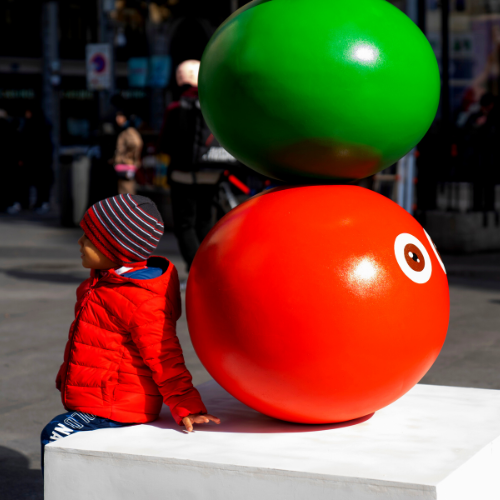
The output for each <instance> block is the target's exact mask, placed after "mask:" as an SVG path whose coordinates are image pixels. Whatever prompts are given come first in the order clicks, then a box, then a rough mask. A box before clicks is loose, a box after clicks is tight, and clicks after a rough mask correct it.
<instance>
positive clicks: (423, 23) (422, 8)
mask: <svg viewBox="0 0 500 500" xmlns="http://www.w3.org/2000/svg"><path fill="white" fill-rule="evenodd" d="M417 24H418V27H419V28H420V29H421V30H422V33H423V34H424V35H425V34H426V33H427V1H426V0H418V23H417Z"/></svg>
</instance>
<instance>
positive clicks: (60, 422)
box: [40, 411, 133, 473]
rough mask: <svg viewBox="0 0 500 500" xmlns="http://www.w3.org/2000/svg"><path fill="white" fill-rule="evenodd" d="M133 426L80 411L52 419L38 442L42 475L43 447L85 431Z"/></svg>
mask: <svg viewBox="0 0 500 500" xmlns="http://www.w3.org/2000/svg"><path fill="white" fill-rule="evenodd" d="M127 425H133V424H122V423H121V422H115V421H114V420H109V419H108V418H101V417H96V416H95V415H91V414H90V413H83V412H81V411H68V412H67V413H63V414H62V415H58V416H57V417H54V418H53V419H52V420H51V421H50V422H49V423H48V424H47V425H46V426H45V428H44V429H43V431H42V435H41V436H40V441H41V444H42V473H43V457H44V452H45V445H47V444H49V443H54V442H55V441H57V440H58V439H62V438H64V437H66V436H70V435H71V434H75V433H77V432H85V431H95V430H97V429H109V428H113V427H125V426H127Z"/></svg>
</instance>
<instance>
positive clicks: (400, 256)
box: [394, 233, 432, 285]
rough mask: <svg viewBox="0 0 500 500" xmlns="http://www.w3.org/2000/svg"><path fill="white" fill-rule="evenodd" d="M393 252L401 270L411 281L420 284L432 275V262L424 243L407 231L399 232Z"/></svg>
mask: <svg viewBox="0 0 500 500" xmlns="http://www.w3.org/2000/svg"><path fill="white" fill-rule="evenodd" d="M394 253H395V255H396V260H397V261H398V264H399V267H400V268H401V270H402V271H403V272H404V273H405V274H406V276H408V278H410V279H411V280H412V281H413V282H415V283H418V284H419V285H422V284H424V283H427V282H428V281H429V280H430V278H431V275H432V264H431V259H430V257H429V254H428V253H427V250H426V249H425V247H424V245H423V244H422V243H421V242H420V240H418V239H417V238H415V236H412V235H411V234H408V233H403V234H400V235H399V236H398V237H397V238H396V241H395V242H394Z"/></svg>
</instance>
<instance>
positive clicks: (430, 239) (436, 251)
mask: <svg viewBox="0 0 500 500" xmlns="http://www.w3.org/2000/svg"><path fill="white" fill-rule="evenodd" d="M424 232H425V235H426V236H427V239H428V240H429V243H430V244H431V248H432V250H433V251H434V253H435V255H436V258H437V260H438V262H439V264H440V266H441V267H442V268H443V271H444V274H448V273H447V272H446V268H445V267H444V262H443V259H441V255H440V254H439V251H438V249H437V246H436V245H435V244H434V242H433V241H432V238H431V237H430V236H429V233H428V232H427V231H426V230H425V229H424Z"/></svg>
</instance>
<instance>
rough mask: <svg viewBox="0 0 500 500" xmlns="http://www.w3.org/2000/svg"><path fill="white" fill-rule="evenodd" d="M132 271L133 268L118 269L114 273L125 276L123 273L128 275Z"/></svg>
mask: <svg viewBox="0 0 500 500" xmlns="http://www.w3.org/2000/svg"><path fill="white" fill-rule="evenodd" d="M132 269H134V268H133V267H125V266H123V267H120V269H115V273H116V274H120V275H122V274H125V273H128V272H129V271H132Z"/></svg>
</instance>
